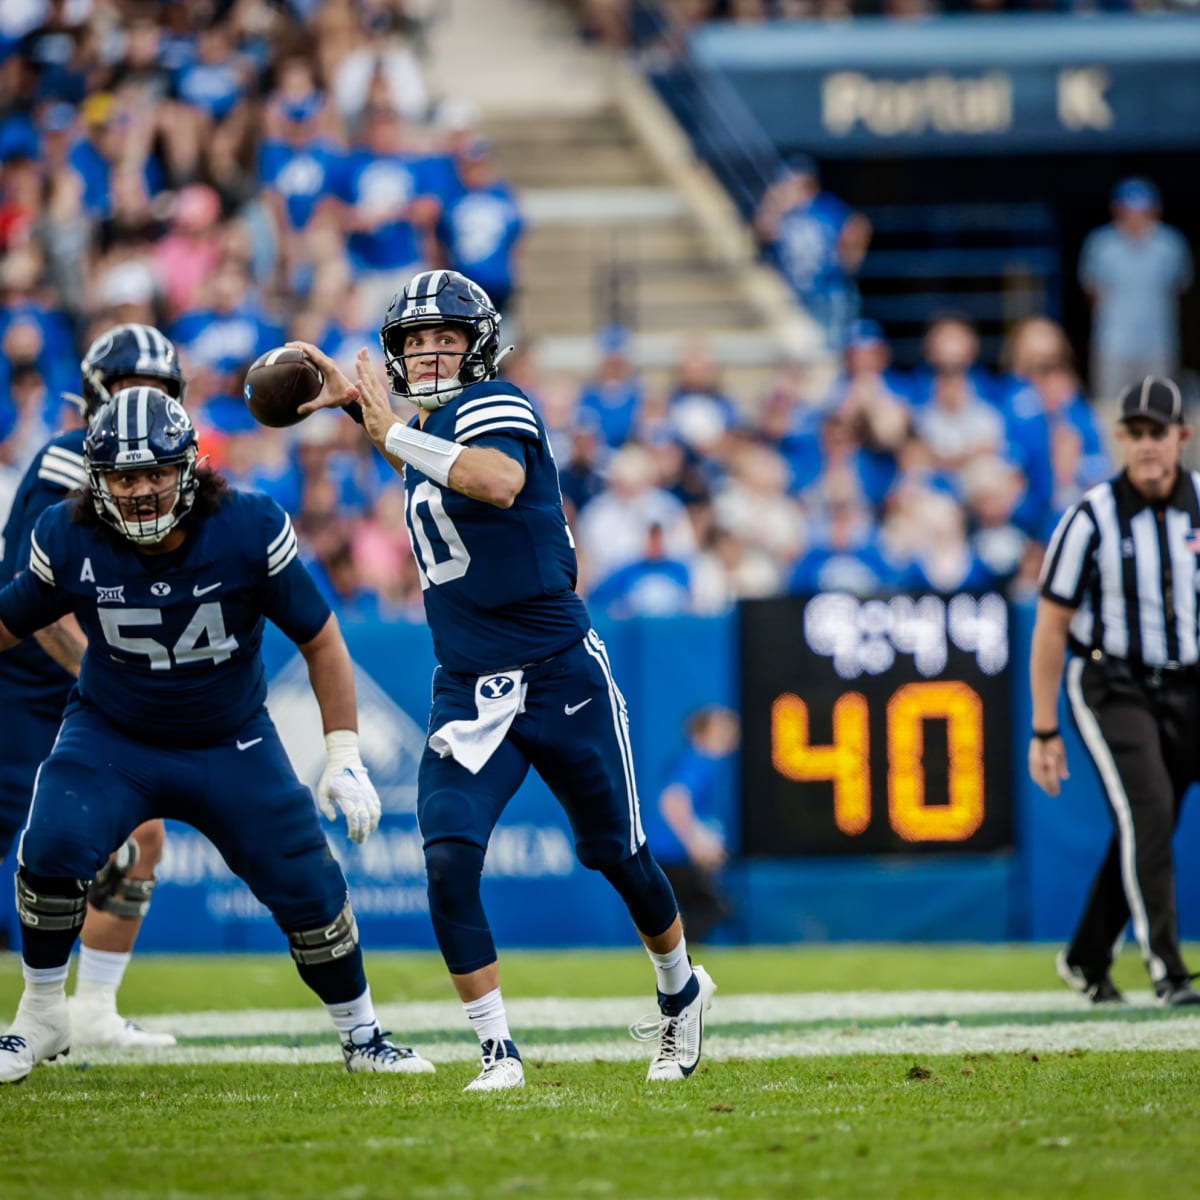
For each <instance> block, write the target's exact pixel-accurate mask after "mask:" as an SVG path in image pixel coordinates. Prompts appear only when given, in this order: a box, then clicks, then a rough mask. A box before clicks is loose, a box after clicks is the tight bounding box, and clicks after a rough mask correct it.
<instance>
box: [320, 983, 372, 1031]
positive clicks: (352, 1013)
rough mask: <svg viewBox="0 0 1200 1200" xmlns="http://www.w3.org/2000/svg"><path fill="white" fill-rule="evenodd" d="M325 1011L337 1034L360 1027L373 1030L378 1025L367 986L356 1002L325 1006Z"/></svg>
mask: <svg viewBox="0 0 1200 1200" xmlns="http://www.w3.org/2000/svg"><path fill="white" fill-rule="evenodd" d="M325 1011H326V1012H327V1013H328V1014H329V1019H330V1020H331V1021H332V1022H333V1027H334V1029H336V1030H337V1031H338V1033H343V1034H345V1033H349V1032H350V1031H351V1030H352V1029H357V1028H358V1027H359V1026H360V1025H370V1026H371V1027H372V1028H374V1027H375V1026H376V1025H378V1024H379V1018H378V1017H376V1016H375V1005H374V1004H372V1003H371V989H370V987H369V986H368V987H367V990H366V991H365V992H363V994H362V995H361V996H359V998H358V999H357V1000H351V1001H349V1002H348V1003H346V1004H327V1005H325ZM343 1040H344V1039H343Z"/></svg>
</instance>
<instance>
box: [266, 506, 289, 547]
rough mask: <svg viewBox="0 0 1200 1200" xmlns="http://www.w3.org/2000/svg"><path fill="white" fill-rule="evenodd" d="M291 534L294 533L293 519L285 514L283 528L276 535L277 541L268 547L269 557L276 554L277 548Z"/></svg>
mask: <svg viewBox="0 0 1200 1200" xmlns="http://www.w3.org/2000/svg"><path fill="white" fill-rule="evenodd" d="M291 532H292V518H291V517H289V516H288V515H287V513H284V514H283V528H282V529H280V531H279V533H278V534H276V535H275V540H274V541H273V542H271V544H270V545H269V546H268V547H267V556H268V557H270V556H271V555H272V554H273V553H274V552H275V548H276V547H277V546H278V545H279V544H280V542H282V541H283V540H284V539H285V538H286V537H287V536H288V534H289V533H291Z"/></svg>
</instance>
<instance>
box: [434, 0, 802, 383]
mask: <svg viewBox="0 0 1200 1200" xmlns="http://www.w3.org/2000/svg"><path fill="white" fill-rule="evenodd" d="M464 62H469V63H470V64H471V68H470V69H469V70H464V69H463V63H464ZM426 72H427V76H428V79H429V83H430V86H431V89H432V90H433V91H434V92H435V94H440V95H455V96H461V97H464V98H466V99H471V100H474V101H475V102H476V103H477V104H478V105H479V107H480V111H481V113H482V125H483V127H484V129H485V131H486V132H487V133H488V134H489V135H490V136H491V137H492V138H494V139H495V141H496V147H497V159H498V161H499V165H500V168H501V170H502V172H503V174H504V175H505V176H506V178H508V180H509V181H510V182H511V183H513V184H514V185H516V186H517V187H518V188H519V189H520V192H521V195H522V200H523V204H524V207H525V211H526V213H527V216H528V219H529V225H530V228H529V232H528V234H527V236H526V239H525V243H524V247H523V256H524V258H523V278H522V286H521V294H520V300H519V303H518V306H517V310H516V318H517V324H518V326H519V330H520V335H521V337H522V339H527V338H531V337H532V338H535V339H536V340H537V342H538V346H539V357H540V358H541V360H542V362H543V364H544V365H545V366H546V367H547V368H549V369H557V370H565V371H570V372H574V373H582V372H584V371H586V370H587V369H589V367H590V366H591V364H592V362H593V361H594V357H595V334H596V332H597V330H599V329H601V328H603V327H604V326H605V325H607V324H609V323H611V322H612V321H613V320H614V319H616V318H618V317H619V318H620V319H621V320H622V321H623V322H624V323H625V324H627V325H628V326H629V327H630V328H631V329H632V330H633V331H634V340H633V355H634V358H635V359H636V360H637V361H639V362H640V363H641V365H642V366H643V367H644V368H645V369H646V370H647V371H648V373H649V374H650V376H651V382H654V381H655V379H654V377H656V376H657V377H658V378H660V379H661V378H662V377H664V376H665V375H667V374H669V372H670V369H671V367H672V366H673V365H674V363H675V362H677V361H678V358H679V356H680V354H681V352H682V350H683V348H684V347H685V345H686V344H687V343H688V342H689V341H691V340H694V339H701V340H703V341H704V342H705V344H706V345H707V347H708V349H709V352H710V354H711V355H712V357H713V358H714V359H715V360H716V361H717V362H718V363H719V364H721V365H722V366H723V367H724V368H725V372H726V381H727V384H729V386H731V387H732V388H734V390H736V391H739V392H741V394H742V395H743V396H749V395H752V394H756V393H757V389H758V387H759V386H761V383H762V381H763V380H764V379H765V377H766V376H767V375H769V373H770V372H771V371H772V370H773V369H774V368H775V366H776V365H777V364H778V363H779V362H780V361H781V360H783V359H785V358H792V359H795V358H815V357H818V356H819V354H820V351H819V339H818V338H817V336H816V333H815V330H814V329H813V328H812V326H811V323H810V322H808V321H807V318H806V317H805V316H804V315H803V313H801V312H800V310H799V309H798V308H797V307H796V305H795V304H794V302H793V301H792V299H791V296H790V293H789V292H788V291H787V289H786V288H785V287H783V285H782V284H781V283H780V282H779V281H778V280H777V279H776V277H775V276H774V275H773V274H772V273H771V272H768V271H766V270H765V269H764V268H762V267H761V266H759V265H758V264H756V262H755V260H754V255H753V245H752V241H751V237H750V235H749V233H748V231H747V230H746V229H745V228H744V225H743V224H742V222H741V221H740V219H739V218H738V215H737V213H736V210H735V209H734V208H733V205H732V204H731V203H730V202H729V201H728V198H727V197H725V195H724V193H723V191H722V190H721V189H720V187H719V186H718V185H717V184H716V183H715V182H714V181H713V180H712V178H711V176H710V175H709V173H708V171H707V170H706V169H705V168H703V167H702V166H700V165H699V164H698V163H697V162H696V160H695V158H694V156H693V155H692V153H691V150H690V147H689V146H688V145H687V142H686V139H685V138H684V136H683V134H682V132H681V131H680V130H679V129H678V127H677V125H676V124H675V122H674V121H673V119H672V118H671V117H670V115H669V114H668V113H667V112H666V110H665V108H664V107H663V106H662V105H661V103H660V102H659V101H658V99H657V97H656V96H655V95H654V93H653V91H652V89H651V88H650V87H649V86H648V85H647V84H646V83H645V81H644V80H643V79H642V78H641V77H640V76H639V75H638V74H637V73H636V72H635V71H634V70H633V69H632V68H630V67H628V66H627V65H626V64H624V63H622V62H619V61H617V60H615V59H613V58H612V57H610V56H608V55H606V54H604V53H601V52H599V51H596V50H593V49H591V48H589V47H587V46H585V45H583V44H582V43H581V42H580V41H579V40H578V39H577V38H576V37H575V35H574V31H573V30H572V29H571V28H570V26H569V24H567V23H565V21H564V18H563V16H562V14H561V10H559V9H555V8H550V7H548V6H546V5H545V4H543V3H540V2H537V0H454V3H453V4H452V5H451V6H450V8H449V9H448V10H446V11H445V15H444V16H443V17H442V18H441V19H440V20H439V21H438V23H437V24H435V26H434V27H433V29H432V31H431V36H430V54H429V59H428V61H427V63H426Z"/></svg>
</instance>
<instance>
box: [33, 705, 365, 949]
mask: <svg viewBox="0 0 1200 1200" xmlns="http://www.w3.org/2000/svg"><path fill="white" fill-rule="evenodd" d="M239 747H240V748H239ZM155 817H171V818H174V819H176V820H180V821H184V822H186V823H187V824H188V825H191V826H192V827H193V828H195V829H198V830H199V831H200V832H201V833H203V834H204V835H205V836H206V837H207V838H208V839H209V840H210V841H211V842H212V843H213V845H215V846H216V848H217V849H218V850H219V851H220V853H221V856H222V857H223V858H224V859H225V861H226V863H228V865H229V867H230V869H231V870H232V871H233V872H234V873H235V874H236V875H238V876H240V877H241V878H242V879H243V880H244V881H245V882H246V884H247V885H248V886H249V888H250V890H251V891H252V892H253V893H254V895H255V896H256V897H257V898H258V899H259V900H260V901H261V902H262V903H263V904H264V905H266V907H267V908H268V909H269V910H270V911H271V914H272V916H274V918H275V920H276V922H277V923H278V925H279V926H280V928H281V929H283V930H284V931H285V932H296V931H298V930H308V929H314V928H316V927H318V926H321V925H327V924H329V923H331V922H332V921H333V920H334V919H335V918H336V917H337V915H338V914H339V913H340V912H341V910H342V907H343V905H344V904H345V903H346V880H345V877H344V876H343V875H342V870H341V867H340V866H338V864H337V861H336V860H335V859H334V857H333V855H332V854H331V853H330V851H329V846H328V844H327V843H326V841H325V835H324V833H323V832H322V830H321V826H320V822H319V820H318V818H317V812H316V808H315V807H314V805H313V801H312V796H311V794H310V792H309V790H308V789H307V788H306V787H305V786H304V785H303V784H302V783H301V782H300V781H299V780H298V779H297V778H296V775H295V772H294V771H293V770H292V765H291V762H290V761H289V760H288V757H287V754H286V752H285V751H284V748H283V744H282V742H280V740H279V735H278V734H277V733H276V731H275V726H274V724H273V723H272V722H271V719H270V717H269V716H268V715H267V712H266V710H265V709H263V710H261V711H260V712H259V713H258V714H256V715H255V716H254V717H253V718H251V720H249V721H248V722H247V723H246V725H245V726H244V727H243V728H242V729H241V730H239V731H238V733H237V736H236V737H231V738H229V739H228V740H227V741H224V742H221V743H219V744H217V745H215V746H206V747H204V748H202V749H184V748H177V747H164V746H155V745H151V744H149V743H146V742H142V741H139V740H137V739H136V738H132V737H130V736H129V735H128V734H127V733H125V732H124V731H123V730H120V729H118V728H117V727H116V726H114V725H113V724H112V723H111V722H109V721H107V720H106V719H105V718H104V717H102V716H101V715H100V714H99V713H97V712H96V711H95V710H94V709H91V708H87V707H83V706H80V705H72V706H70V707H69V708H68V711H67V714H66V717H65V719H64V721H63V726H62V732H61V733H60V735H59V738H58V741H57V742H56V743H55V746H54V749H53V751H52V752H51V754H50V757H49V758H47V759H46V761H45V762H44V763H43V764H42V768H41V770H40V771H39V773H38V780H37V790H36V793H35V795H34V800H33V808H32V811H31V812H30V814H29V826H28V828H27V830H26V832H25V835H24V838H23V839H22V843H21V847H20V853H21V862H22V865H23V866H24V867H25V869H26V870H27V871H28V872H30V873H31V874H33V875H36V876H40V877H42V878H55V879H69V878H73V879H92V878H93V877H94V876H95V875H96V872H97V871H99V870H100V868H101V867H102V866H103V865H104V863H105V862H107V861H108V856H109V854H111V853H112V851H113V850H114V849H115V848H116V847H117V846H119V845H120V844H121V843H122V842H123V841H124V840H125V839H126V838H127V837H128V836H129V834H130V833H131V832H132V830H133V829H135V828H136V827H137V826H138V825H140V824H142V822H144V821H149V820H151V819H153V818H155Z"/></svg>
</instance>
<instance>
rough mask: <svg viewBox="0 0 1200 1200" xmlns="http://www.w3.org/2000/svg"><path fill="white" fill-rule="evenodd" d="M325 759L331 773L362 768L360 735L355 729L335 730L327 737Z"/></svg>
mask: <svg viewBox="0 0 1200 1200" xmlns="http://www.w3.org/2000/svg"><path fill="white" fill-rule="evenodd" d="M325 758H326V761H327V763H328V765H329V770H330V771H340V770H342V768H343V767H361V766H362V758H361V756H360V755H359V752H358V734H357V733H355V731H354V730H353V729H333V730H331V731H330V732H329V733H327V734H326V735H325Z"/></svg>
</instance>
